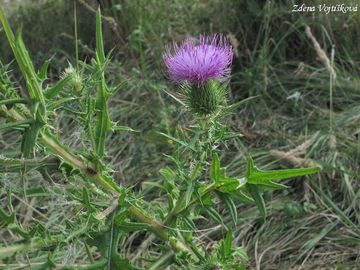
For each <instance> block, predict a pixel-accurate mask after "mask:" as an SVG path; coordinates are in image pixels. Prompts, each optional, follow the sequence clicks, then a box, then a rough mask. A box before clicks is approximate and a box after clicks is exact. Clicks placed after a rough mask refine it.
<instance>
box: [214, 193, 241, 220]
mask: <svg viewBox="0 0 360 270" xmlns="http://www.w3.org/2000/svg"><path fill="white" fill-rule="evenodd" d="M217 195H218V196H219V198H220V199H221V200H222V201H223V202H224V203H225V205H226V207H227V208H228V209H229V211H230V215H231V218H232V222H233V223H234V226H236V225H237V220H238V214H237V209H236V205H235V203H234V201H233V200H232V198H231V196H230V195H229V194H223V193H219V192H218V193H217Z"/></svg>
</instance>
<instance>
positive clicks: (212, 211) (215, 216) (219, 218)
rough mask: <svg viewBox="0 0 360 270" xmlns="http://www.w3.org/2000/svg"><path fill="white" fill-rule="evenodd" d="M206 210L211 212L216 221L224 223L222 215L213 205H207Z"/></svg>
mask: <svg viewBox="0 0 360 270" xmlns="http://www.w3.org/2000/svg"><path fill="white" fill-rule="evenodd" d="M204 210H205V211H206V212H207V213H208V214H209V216H210V217H212V219H213V220H215V221H216V222H218V223H220V224H222V225H224V222H223V220H222V217H221V216H220V214H219V213H218V212H217V211H216V210H215V209H214V208H213V207H211V206H207V207H205V208H204Z"/></svg>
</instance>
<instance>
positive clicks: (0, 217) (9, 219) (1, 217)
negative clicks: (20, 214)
mask: <svg viewBox="0 0 360 270" xmlns="http://www.w3.org/2000/svg"><path fill="white" fill-rule="evenodd" d="M14 222H15V214H14V213H12V214H11V215H7V214H6V213H5V211H4V210H3V209H1V208H0V228H6V227H7V226H8V225H10V224H12V223H14Z"/></svg>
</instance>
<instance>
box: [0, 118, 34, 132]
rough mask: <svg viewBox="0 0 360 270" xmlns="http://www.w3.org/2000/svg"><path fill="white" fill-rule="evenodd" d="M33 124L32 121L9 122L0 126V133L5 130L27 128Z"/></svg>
mask: <svg viewBox="0 0 360 270" xmlns="http://www.w3.org/2000/svg"><path fill="white" fill-rule="evenodd" d="M32 123H33V120H30V119H28V120H22V121H17V122H9V123H5V124H2V125H0V131H1V130H7V129H24V128H28V127H29V126H30V125H31V124H32Z"/></svg>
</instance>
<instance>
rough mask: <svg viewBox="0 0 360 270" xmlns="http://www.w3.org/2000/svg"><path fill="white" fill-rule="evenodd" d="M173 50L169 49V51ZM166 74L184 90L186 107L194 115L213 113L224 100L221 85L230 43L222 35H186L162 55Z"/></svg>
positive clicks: (228, 62)
mask: <svg viewBox="0 0 360 270" xmlns="http://www.w3.org/2000/svg"><path fill="white" fill-rule="evenodd" d="M171 51H173V52H171ZM163 58H164V62H165V65H166V67H167V69H168V73H169V77H170V79H171V80H172V81H174V82H176V83H179V84H180V85H181V86H182V88H183V89H184V90H185V94H186V96H187V103H188V107H189V108H190V110H191V111H192V112H193V113H195V114H197V115H208V114H212V113H214V112H215V111H216V110H217V109H218V108H219V106H220V105H221V104H224V100H225V92H226V91H225V85H226V84H223V83H224V82H225V81H226V79H227V78H228V77H229V76H230V71H231V70H230V65H231V62H232V58H233V50H232V47H231V45H230V44H229V43H228V41H227V40H226V39H225V38H224V37H223V36H222V35H216V34H215V35H213V36H211V37H206V36H204V35H200V39H199V42H197V43H195V42H193V41H192V40H190V39H186V40H185V41H184V42H183V44H181V45H180V46H179V45H177V44H174V45H173V49H172V50H171V49H170V48H168V49H167V50H166V52H165V53H164V55H163Z"/></svg>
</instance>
